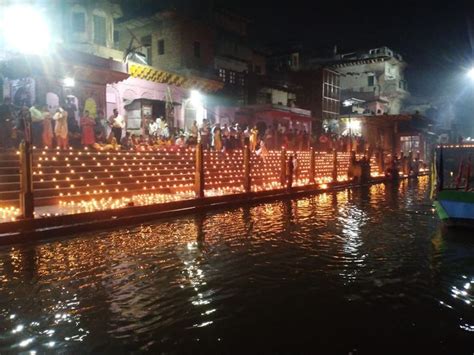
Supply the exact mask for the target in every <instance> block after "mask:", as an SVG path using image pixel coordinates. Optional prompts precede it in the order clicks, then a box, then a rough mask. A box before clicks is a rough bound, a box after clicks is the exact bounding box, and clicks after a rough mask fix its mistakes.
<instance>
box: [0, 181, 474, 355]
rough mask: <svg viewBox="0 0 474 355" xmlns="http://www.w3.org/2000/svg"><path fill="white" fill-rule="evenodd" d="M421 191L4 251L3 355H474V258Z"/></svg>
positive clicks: (417, 184) (206, 217) (327, 199)
mask: <svg viewBox="0 0 474 355" xmlns="http://www.w3.org/2000/svg"><path fill="white" fill-rule="evenodd" d="M427 194H428V180H427V179H426V178H422V179H419V180H418V181H416V180H413V181H402V182H400V183H399V184H394V185H392V184H387V185H384V184H381V185H375V186H371V187H365V188H360V189H354V190H342V191H337V192H325V193H323V194H319V195H315V196H311V197H306V198H300V199H295V200H283V201H277V202H273V203H265V204H259V205H254V206H247V207H241V208H236V209H231V210H226V211H219V212H215V213H209V214H198V215H194V216H188V217H183V218H179V219H176V220H169V221H159V222H157V223H153V224H148V225H142V226H136V227H130V228H128V229H119V230H111V231H105V232H100V233H90V234H86V235H80V236H78V237H77V238H74V239H70V240H66V241H52V242H49V243H44V244H38V245H31V246H23V247H9V248H3V249H0V353H3V352H29V351H36V352H38V353H44V352H49V351H65V352H73V353H74V352H75V353H77V352H80V351H84V350H85V351H88V352H96V353H101V352H114V351H132V350H137V351H140V350H141V351H155V352H156V351H159V352H161V351H162V352H171V353H182V352H188V353H190V352H194V353H196V352H198V353H199V352H202V353H222V352H227V353H242V351H247V352H252V353H254V352H260V353H261V352H266V353H268V352H285V353H288V352H291V353H294V352H308V351H309V352H314V351H315V349H318V351H320V352H326V353H327V352H335V353H346V354H347V353H349V352H351V351H352V352H354V351H358V352H360V353H366V352H369V351H373V350H375V349H381V348H380V346H385V344H388V343H390V344H393V340H394V339H396V340H397V343H396V344H395V345H393V348H396V347H397V346H399V347H400V349H402V350H403V349H407V348H408V347H409V349H413V348H415V347H416V346H417V345H423V346H424V349H426V350H427V351H428V350H433V351H434V352H446V353H455V351H454V350H462V351H464V350H472V349H474V343H473V340H472V339H473V336H472V335H473V334H472V332H473V331H474V313H473V303H472V302H473V298H474V293H473V292H474V291H473V289H474V264H473V259H474V258H473V252H474V242H473V240H472V236H471V235H470V234H469V233H467V234H465V235H464V234H463V232H460V231H445V230H443V229H441V228H440V227H439V226H438V223H437V219H436V217H435V216H434V214H433V212H432V208H431V204H430V202H429V200H428V199H427Z"/></svg>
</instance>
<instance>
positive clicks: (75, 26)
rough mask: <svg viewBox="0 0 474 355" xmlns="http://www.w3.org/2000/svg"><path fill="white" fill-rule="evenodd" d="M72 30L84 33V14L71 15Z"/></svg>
mask: <svg viewBox="0 0 474 355" xmlns="http://www.w3.org/2000/svg"><path fill="white" fill-rule="evenodd" d="M72 30H73V32H76V33H77V32H79V33H82V32H85V31H86V14H85V13H83V12H73V13H72Z"/></svg>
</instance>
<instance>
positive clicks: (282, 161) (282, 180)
mask: <svg viewBox="0 0 474 355" xmlns="http://www.w3.org/2000/svg"><path fill="white" fill-rule="evenodd" d="M280 183H281V186H282V187H285V186H286V149H285V148H283V149H282V150H281V152H280Z"/></svg>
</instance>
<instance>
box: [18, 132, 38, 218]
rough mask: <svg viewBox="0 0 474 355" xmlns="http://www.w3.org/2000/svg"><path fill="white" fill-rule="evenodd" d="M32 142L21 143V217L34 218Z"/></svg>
mask: <svg viewBox="0 0 474 355" xmlns="http://www.w3.org/2000/svg"><path fill="white" fill-rule="evenodd" d="M32 155H33V153H32V149H31V143H30V142H28V141H26V142H25V141H23V142H21V144H20V212H21V218H33V217H34V210H35V203H34V195H33V159H32Z"/></svg>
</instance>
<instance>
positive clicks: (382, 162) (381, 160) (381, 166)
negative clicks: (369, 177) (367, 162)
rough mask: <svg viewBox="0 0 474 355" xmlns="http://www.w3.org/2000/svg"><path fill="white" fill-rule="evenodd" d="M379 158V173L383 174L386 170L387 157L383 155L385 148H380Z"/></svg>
mask: <svg viewBox="0 0 474 355" xmlns="http://www.w3.org/2000/svg"><path fill="white" fill-rule="evenodd" d="M377 160H378V163H379V173H380V174H383V173H384V172H385V157H384V155H383V149H380V150H379V154H378V159H377Z"/></svg>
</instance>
